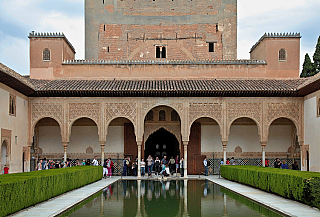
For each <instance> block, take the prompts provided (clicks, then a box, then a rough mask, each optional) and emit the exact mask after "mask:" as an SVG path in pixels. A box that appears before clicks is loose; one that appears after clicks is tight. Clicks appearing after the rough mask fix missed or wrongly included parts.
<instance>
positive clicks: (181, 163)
mask: <svg viewBox="0 0 320 217" xmlns="http://www.w3.org/2000/svg"><path fill="white" fill-rule="evenodd" d="M183 166H184V159H183V157H182V158H181V160H180V175H181V177H183V176H184V167H183Z"/></svg>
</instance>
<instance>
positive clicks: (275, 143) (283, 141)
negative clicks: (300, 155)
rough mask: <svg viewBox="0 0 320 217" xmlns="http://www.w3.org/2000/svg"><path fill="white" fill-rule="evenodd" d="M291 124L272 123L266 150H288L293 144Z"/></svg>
mask: <svg viewBox="0 0 320 217" xmlns="http://www.w3.org/2000/svg"><path fill="white" fill-rule="evenodd" d="M292 135H293V133H292V126H291V125H271V126H270V129H269V139H268V143H267V146H266V152H286V153H287V152H288V148H289V147H290V146H291V144H292Z"/></svg>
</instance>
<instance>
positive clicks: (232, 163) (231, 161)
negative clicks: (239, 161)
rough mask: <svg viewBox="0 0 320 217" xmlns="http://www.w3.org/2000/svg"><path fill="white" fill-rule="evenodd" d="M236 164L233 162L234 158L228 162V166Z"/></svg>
mask: <svg viewBox="0 0 320 217" xmlns="http://www.w3.org/2000/svg"><path fill="white" fill-rule="evenodd" d="M235 164H236V162H235V161H234V158H233V157H232V158H231V160H230V165H235Z"/></svg>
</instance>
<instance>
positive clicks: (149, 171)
mask: <svg viewBox="0 0 320 217" xmlns="http://www.w3.org/2000/svg"><path fill="white" fill-rule="evenodd" d="M152 164H153V159H152V157H151V155H149V156H148V158H147V166H148V176H151V174H152Z"/></svg>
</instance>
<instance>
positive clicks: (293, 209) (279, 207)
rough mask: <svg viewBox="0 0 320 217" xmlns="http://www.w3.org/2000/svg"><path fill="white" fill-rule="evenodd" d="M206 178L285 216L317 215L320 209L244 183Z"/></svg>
mask: <svg viewBox="0 0 320 217" xmlns="http://www.w3.org/2000/svg"><path fill="white" fill-rule="evenodd" d="M207 180H209V181H212V182H214V183H216V184H218V185H220V186H222V187H224V188H226V189H228V190H231V191H233V192H236V193H238V194H240V195H242V196H244V197H246V198H248V199H251V200H253V201H255V202H257V203H259V204H260V205H263V206H265V207H267V208H269V209H271V210H274V211H277V212H280V213H281V214H283V215H286V216H303V217H305V216H308V217H309V216H319V217H320V211H319V210H318V209H316V208H312V207H310V206H307V205H305V204H302V203H299V202H296V201H293V200H289V199H285V198H283V197H280V196H277V195H274V194H270V193H267V192H264V191H262V190H259V189H255V188H252V187H249V186H246V185H242V184H239V183H236V182H232V181H229V180H226V179H224V178H219V177H218V176H208V177H207Z"/></svg>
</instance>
